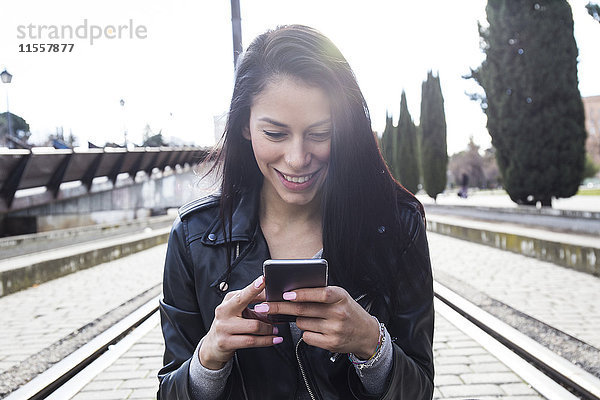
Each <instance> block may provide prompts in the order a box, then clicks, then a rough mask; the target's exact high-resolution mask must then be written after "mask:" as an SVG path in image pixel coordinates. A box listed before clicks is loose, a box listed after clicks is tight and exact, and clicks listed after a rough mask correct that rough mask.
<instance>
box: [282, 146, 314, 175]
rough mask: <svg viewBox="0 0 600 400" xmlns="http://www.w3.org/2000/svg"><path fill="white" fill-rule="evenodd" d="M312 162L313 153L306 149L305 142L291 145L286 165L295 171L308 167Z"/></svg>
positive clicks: (286, 157)
mask: <svg viewBox="0 0 600 400" xmlns="http://www.w3.org/2000/svg"><path fill="white" fill-rule="evenodd" d="M310 161H311V153H310V151H309V150H308V149H307V148H306V146H305V144H304V141H297V140H296V141H294V142H293V143H291V144H290V146H289V148H288V151H287V153H286V156H285V162H286V164H287V165H288V166H289V167H290V168H293V169H295V170H301V169H303V168H305V167H307V166H308V165H309V164H310Z"/></svg>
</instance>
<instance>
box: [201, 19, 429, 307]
mask: <svg viewBox="0 0 600 400" xmlns="http://www.w3.org/2000/svg"><path fill="white" fill-rule="evenodd" d="M281 76H289V77H293V78H296V79H300V80H301V81H303V82H305V83H306V84H308V85H314V86H318V87H320V88H322V89H323V90H325V92H327V93H328V94H329V96H330V99H331V103H332V111H331V114H332V119H333V131H332V139H331V140H332V142H331V153H330V159H329V170H328V175H327V178H326V180H325V183H324V187H323V189H322V190H323V193H322V196H321V198H322V215H323V221H322V228H323V257H324V258H326V259H327V260H328V262H329V266H330V281H331V283H332V284H336V285H341V286H343V287H345V288H346V289H347V290H348V291H349V292H350V293H353V294H356V295H357V294H361V293H367V294H369V293H370V294H381V293H388V295H389V294H390V293H392V291H393V290H397V286H396V283H397V282H398V279H401V280H402V279H406V277H405V275H410V274H404V273H403V271H402V270H401V268H402V266H398V265H391V264H392V263H390V258H389V257H390V254H398V250H399V249H398V247H399V246H400V247H402V246H406V245H407V244H408V240H409V238H407V235H406V232H405V231H404V229H402V227H401V226H399V224H398V223H396V222H394V221H398V220H399V219H398V216H399V213H400V210H401V209H402V208H403V207H405V206H409V207H413V208H414V209H415V210H418V211H419V212H420V213H421V215H424V212H423V207H422V205H421V203H419V201H418V200H417V199H416V198H415V197H414V196H413V195H412V194H411V193H410V192H408V191H407V190H406V189H404V188H403V187H402V186H401V185H400V184H398V182H396V181H395V180H394V178H393V177H392V175H391V174H390V172H389V170H388V168H387V166H386V164H385V161H384V160H383V158H382V156H381V153H380V151H379V148H378V146H377V141H376V139H375V136H374V133H373V131H372V130H371V120H370V116H369V111H368V108H367V104H366V102H365V99H364V97H363V95H362V93H361V91H360V89H359V87H358V83H357V81H356V78H355V76H354V73H353V72H352V69H351V68H350V66H349V64H348V62H347V61H346V59H345V58H344V56H343V55H342V54H341V52H340V51H339V50H338V48H337V47H336V46H335V45H334V44H333V43H332V42H331V41H330V40H329V39H328V38H326V37H325V36H324V35H322V34H321V33H319V32H318V31H316V30H314V29H312V28H309V27H306V26H301V25H289V26H283V27H279V28H277V29H275V30H272V31H267V32H266V33H263V34H262V35H260V36H258V37H257V38H256V39H255V40H254V41H253V42H252V43H251V44H250V46H249V47H248V49H247V50H246V52H245V53H243V55H242V56H241V57H240V59H239V60H238V65H237V68H236V77H235V85H234V89H233V97H232V99H231V106H230V109H229V116H228V119H227V123H226V126H225V133H224V135H223V138H222V145H221V146H220V147H219V148H218V150H217V151H216V153H215V154H214V155H213V157H211V159H212V160H213V161H216V163H215V165H214V167H213V169H217V170H218V171H219V172H220V173H221V176H222V185H221V210H220V212H221V216H222V220H223V231H224V234H225V237H226V238H231V226H232V223H231V218H232V213H233V209H234V205H235V202H236V201H237V199H238V197H239V196H240V195H241V193H243V192H245V191H249V190H256V188H257V187H260V185H261V184H262V179H263V176H262V174H261V172H260V170H259V169H258V166H257V164H256V161H255V159H254V154H253V152H252V147H251V143H250V141H248V140H246V139H244V138H243V136H242V130H243V129H244V128H245V127H246V126H247V125H248V122H249V118H250V107H251V105H252V101H253V99H254V97H255V96H256V95H258V94H259V93H260V92H261V91H262V90H263V89H264V88H265V86H266V84H268V83H269V82H270V80H271V79H273V78H276V77H281ZM227 243H228V246H231V243H230V241H229V240H228V241H227ZM368 250H369V251H368ZM370 250H373V251H370ZM227 253H228V254H231V251H230V248H229V247H228V251H227ZM407 267H409V266H407ZM227 268H228V272H229V273H230V272H231V260H229V261H228V265H227ZM406 272H408V271H406ZM394 282H396V283H394Z"/></svg>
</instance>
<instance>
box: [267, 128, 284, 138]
mask: <svg viewBox="0 0 600 400" xmlns="http://www.w3.org/2000/svg"><path fill="white" fill-rule="evenodd" d="M263 132H264V134H265V135H267V136H268V137H270V138H272V139H281V138H282V137H284V136H285V133H283V132H273V131H267V130H264V129H263Z"/></svg>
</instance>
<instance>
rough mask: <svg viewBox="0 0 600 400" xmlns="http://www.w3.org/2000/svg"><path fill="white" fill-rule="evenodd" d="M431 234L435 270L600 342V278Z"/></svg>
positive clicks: (571, 332)
mask: <svg viewBox="0 0 600 400" xmlns="http://www.w3.org/2000/svg"><path fill="white" fill-rule="evenodd" d="M428 238H429V248H430V254H431V262H432V265H433V268H434V272H435V271H443V272H444V273H447V274H449V275H451V276H453V277H455V278H457V279H459V280H461V281H463V282H465V283H467V284H469V285H470V286H472V287H474V288H476V289H477V290H479V291H481V292H483V293H485V294H486V295H488V296H490V297H492V298H494V299H496V300H498V301H501V302H503V303H505V304H507V305H509V306H511V307H513V308H515V309H517V310H519V311H521V312H523V313H525V314H528V315H530V316H532V317H534V318H536V319H538V320H540V321H542V322H544V323H546V324H548V325H550V326H553V327H554V328H556V329H559V330H561V331H563V332H565V333H568V334H569V335H571V336H574V337H576V338H577V339H579V340H581V341H584V342H586V343H588V344H590V345H592V346H594V347H596V348H600V278H598V277H595V276H592V275H589V274H585V273H582V272H578V271H575V270H572V269H568V268H563V267H559V266H557V265H555V264H551V263H548V262H544V261H540V260H537V259H534V258H530V257H525V256H521V255H519V254H514V253H510V252H507V251H502V250H499V249H494V248H491V247H488V246H484V245H480V244H476V243H471V242H467V241H464V240H460V239H454V238H451V237H448V236H443V235H439V234H436V233H431V232H429V233H428Z"/></svg>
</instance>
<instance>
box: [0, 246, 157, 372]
mask: <svg viewBox="0 0 600 400" xmlns="http://www.w3.org/2000/svg"><path fill="white" fill-rule="evenodd" d="M166 248H167V246H166V244H165V245H160V246H156V247H154V248H151V249H148V250H145V251H142V252H140V253H136V254H133V255H131V256H128V257H124V258H121V259H118V260H115V261H112V262H109V263H105V264H100V265H98V266H95V267H93V268H89V269H86V270H82V271H79V272H77V273H74V274H70V275H67V276H65V277H62V278H59V279H55V280H52V281H50V282H46V283H43V284H41V285H39V286H36V287H32V288H29V289H27V290H23V291H20V292H17V293H14V294H11V295H8V296H5V297H1V298H0V309H1V310H3V312H2V313H0V372H2V371H5V370H7V369H8V368H10V367H11V366H13V365H15V364H17V363H19V362H21V361H23V360H25V359H26V358H28V357H29V356H31V355H33V354H35V353H36V352H39V351H40V350H42V349H44V348H46V347H48V346H50V345H51V344H53V343H55V342H56V341H58V340H60V339H62V338H64V337H65V336H67V335H68V334H70V333H71V332H73V331H75V330H77V329H79V328H81V327H82V326H84V325H86V324H88V323H90V322H92V321H93V320H94V319H96V318H98V317H100V316H102V315H103V314H105V313H107V312H108V311H111V310H113V309H114V308H116V307H118V306H119V305H120V304H122V303H124V302H126V301H128V300H130V299H131V298H133V297H135V296H137V295H139V294H140V293H142V292H144V291H145V290H148V289H150V288H152V287H153V286H156V285H157V284H160V283H161V281H162V270H163V264H164V259H165V254H166Z"/></svg>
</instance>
